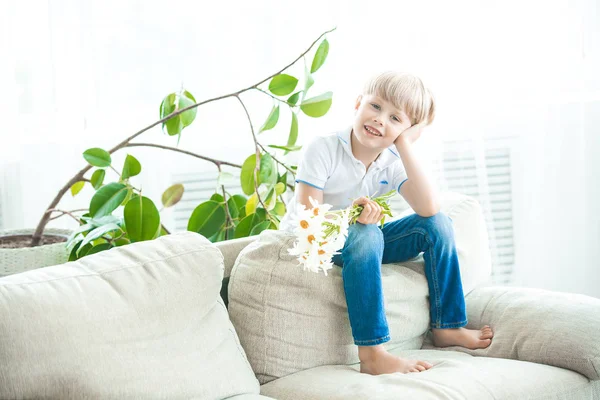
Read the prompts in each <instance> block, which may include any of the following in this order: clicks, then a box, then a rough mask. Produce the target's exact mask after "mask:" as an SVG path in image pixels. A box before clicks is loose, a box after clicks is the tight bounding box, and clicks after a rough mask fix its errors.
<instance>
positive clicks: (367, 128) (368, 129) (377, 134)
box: [365, 125, 383, 137]
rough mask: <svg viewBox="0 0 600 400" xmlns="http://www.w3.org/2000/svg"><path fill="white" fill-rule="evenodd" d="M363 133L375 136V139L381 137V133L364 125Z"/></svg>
mask: <svg viewBox="0 0 600 400" xmlns="http://www.w3.org/2000/svg"><path fill="white" fill-rule="evenodd" d="M365 131H367V133H369V134H370V135H371V136H376V137H382V136H383V135H382V134H381V133H379V132H378V131H376V130H375V129H373V128H370V127H368V126H367V125H365Z"/></svg>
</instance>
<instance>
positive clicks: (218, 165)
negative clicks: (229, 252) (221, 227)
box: [217, 164, 233, 240]
mask: <svg viewBox="0 0 600 400" xmlns="http://www.w3.org/2000/svg"><path fill="white" fill-rule="evenodd" d="M217 168H218V169H219V174H221V165H220V164H217ZM221 190H222V191H223V201H224V202H225V240H227V239H228V237H229V228H230V226H229V224H230V223H232V222H233V220H232V218H231V214H230V213H229V205H228V204H227V196H226V194H225V185H221Z"/></svg>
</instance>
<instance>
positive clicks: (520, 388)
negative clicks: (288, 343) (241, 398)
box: [261, 350, 600, 400]
mask: <svg viewBox="0 0 600 400" xmlns="http://www.w3.org/2000/svg"><path fill="white" fill-rule="evenodd" d="M392 353H393V354H396V355H401V356H402V357H406V358H410V359H421V360H426V361H429V362H431V363H432V364H433V365H434V366H433V368H431V369H430V370H427V371H425V372H420V373H410V374H401V373H394V374H384V375H377V376H373V375H368V374H361V373H360V372H358V371H359V365H352V366H346V365H338V366H334V365H328V366H322V367H317V368H312V369H310V370H306V371H301V372H298V373H295V374H293V375H289V376H286V377H284V378H281V379H277V380H275V381H272V382H270V383H267V384H265V385H263V386H262V387H261V393H262V394H264V395H266V396H270V397H273V398H276V399H278V400H296V399H312V400H342V399H344V400H345V399H352V400H363V399H364V400H371V399H378V400H388V399H389V400H396V399H419V400H437V399H448V400H464V399H478V400H493V399H502V400H521V399H531V400H548V399H554V400H556V399H562V400H567V399H568V400H574V399H582V400H583V399H595V398H597V397H593V396H594V393H595V394H596V395H598V394H600V392H599V391H598V390H599V389H600V387H599V386H598V384H600V382H590V381H588V380H587V379H586V378H585V377H584V376H582V375H580V374H578V373H576V372H573V371H569V370H566V369H561V368H557V367H551V366H548V365H541V364H534V363H529V362H524V361H514V360H503V359H495V358H486V357H473V356H470V355H468V354H465V353H459V352H453V351H445V352H442V351H437V350H415V351H402V352H397V351H392Z"/></svg>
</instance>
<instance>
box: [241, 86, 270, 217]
mask: <svg viewBox="0 0 600 400" xmlns="http://www.w3.org/2000/svg"><path fill="white" fill-rule="evenodd" d="M236 97H237V99H238V100H239V101H240V104H241V105H242V107H243V108H244V111H245V112H246V116H247V117H248V123H249V124H250V130H251V131H252V139H254V148H255V149H256V163H255V166H254V191H255V192H256V197H257V198H258V201H259V202H260V204H261V205H262V206H263V208H264V210H265V212H266V213H267V216H268V217H269V219H271V214H270V213H269V210H267V206H266V205H265V203H263V201H262V199H261V198H260V194H259V193H258V172H259V171H260V150H259V149H258V148H259V144H258V141H257V140H256V134H255V133H254V126H252V120H251V119H250V114H249V113H248V109H247V108H246V105H245V104H244V102H243V101H242V99H240V96H236Z"/></svg>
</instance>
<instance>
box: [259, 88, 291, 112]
mask: <svg viewBox="0 0 600 400" xmlns="http://www.w3.org/2000/svg"><path fill="white" fill-rule="evenodd" d="M254 89H256V90H258V91H259V92H262V93H264V94H266V95H267V96H269V97H272V98H274V99H275V100H277V101H279V102H281V103H283V104H285V105H286V106H289V107H298V106H297V105H292V104H290V103H288V102H287V100H282V99H280V98H278V97H275V96H273V95H272V94H271V93H269V92H267V91H266V90H262V89H261V88H254Z"/></svg>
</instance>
